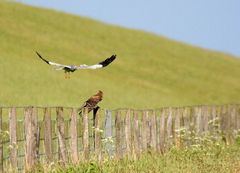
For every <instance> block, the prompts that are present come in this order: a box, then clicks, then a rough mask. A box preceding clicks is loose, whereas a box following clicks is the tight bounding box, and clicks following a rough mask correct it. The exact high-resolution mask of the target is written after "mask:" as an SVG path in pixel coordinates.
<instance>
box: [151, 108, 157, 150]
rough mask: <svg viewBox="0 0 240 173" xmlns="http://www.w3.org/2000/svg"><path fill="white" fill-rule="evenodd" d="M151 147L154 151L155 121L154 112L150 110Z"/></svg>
mask: <svg viewBox="0 0 240 173" xmlns="http://www.w3.org/2000/svg"><path fill="white" fill-rule="evenodd" d="M150 120H151V148H152V149H153V150H154V151H156V150H157V139H156V136H157V122H156V113H155V111H152V115H151V119H150Z"/></svg>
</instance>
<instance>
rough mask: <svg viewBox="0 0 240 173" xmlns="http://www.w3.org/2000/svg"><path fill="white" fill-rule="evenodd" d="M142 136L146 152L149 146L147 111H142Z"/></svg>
mask: <svg viewBox="0 0 240 173" xmlns="http://www.w3.org/2000/svg"><path fill="white" fill-rule="evenodd" d="M141 134H142V150H143V151H146V149H147V147H148V146H147V144H148V118H147V114H146V112H145V111H142V128H141Z"/></svg>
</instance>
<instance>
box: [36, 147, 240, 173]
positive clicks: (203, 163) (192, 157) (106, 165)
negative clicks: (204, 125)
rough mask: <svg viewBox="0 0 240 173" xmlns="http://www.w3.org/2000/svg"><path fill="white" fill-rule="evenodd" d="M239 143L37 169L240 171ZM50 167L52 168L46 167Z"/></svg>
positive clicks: (68, 172) (176, 172) (163, 172)
mask: <svg viewBox="0 0 240 173" xmlns="http://www.w3.org/2000/svg"><path fill="white" fill-rule="evenodd" d="M239 153H240V147H239V145H232V146H225V145H214V146H211V147H207V148H206V149H201V148H196V147H191V148H181V149H178V148H172V149H171V150H170V151H169V152H167V153H166V154H164V155H161V154H156V153H155V152H154V153H151V152H149V153H146V154H144V155H142V156H141V157H140V158H139V159H138V160H129V159H126V158H125V159H123V160H119V161H117V160H105V161H103V162H102V163H98V162H96V161H92V162H86V163H81V164H79V165H77V166H73V165H72V166H71V165H69V166H67V168H65V169H63V168H61V167H54V166H53V165H51V166H53V168H51V166H49V167H45V168H40V169H39V170H38V172H44V171H43V170H45V172H49V173H62V172H65V173H74V172H79V173H90V172H91V173H128V172H131V173H139V172H142V173H143V172H144V173H148V172H149V173H150V172H151V173H173V172H174V173H180V172H196V173H206V172H211V173H237V172H239V171H240V154H239ZM47 170H49V171H47Z"/></svg>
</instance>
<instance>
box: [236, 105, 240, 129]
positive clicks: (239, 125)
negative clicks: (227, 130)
mask: <svg viewBox="0 0 240 173" xmlns="http://www.w3.org/2000/svg"><path fill="white" fill-rule="evenodd" d="M236 126H237V127H236V128H237V130H240V106H239V105H237V112H236Z"/></svg>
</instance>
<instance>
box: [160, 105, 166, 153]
mask: <svg viewBox="0 0 240 173" xmlns="http://www.w3.org/2000/svg"><path fill="white" fill-rule="evenodd" d="M165 113H166V112H165V109H163V110H162V113H161V117H160V132H159V143H160V149H159V150H160V152H161V153H164V151H165Z"/></svg>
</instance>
